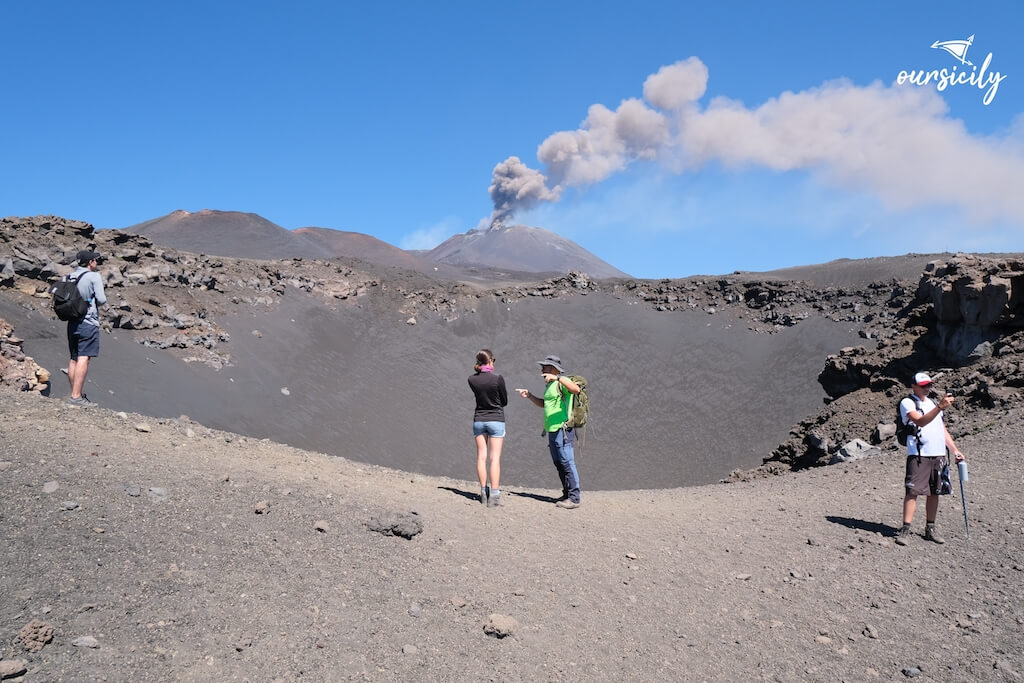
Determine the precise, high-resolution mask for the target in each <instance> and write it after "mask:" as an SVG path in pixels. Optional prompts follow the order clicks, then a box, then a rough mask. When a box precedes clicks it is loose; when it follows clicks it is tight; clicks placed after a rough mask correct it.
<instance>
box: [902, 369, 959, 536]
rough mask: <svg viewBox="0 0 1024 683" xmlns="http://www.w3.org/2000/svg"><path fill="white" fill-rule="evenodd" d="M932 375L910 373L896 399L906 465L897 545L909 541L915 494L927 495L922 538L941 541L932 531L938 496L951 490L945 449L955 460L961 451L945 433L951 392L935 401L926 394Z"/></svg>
mask: <svg viewBox="0 0 1024 683" xmlns="http://www.w3.org/2000/svg"><path fill="white" fill-rule="evenodd" d="M931 384H932V378H931V377H930V376H929V375H928V374H927V373H925V372H919V373H917V374H916V375H914V383H913V384H912V385H911V390H912V392H913V393H911V394H910V395H909V396H907V397H906V398H904V399H903V400H902V401H900V407H899V420H900V422H897V425H896V426H897V435H898V436H899V437H900V439H901V441H902V440H903V438H905V439H906V446H907V467H906V481H905V486H906V489H907V493H906V496H905V497H904V498H903V527H902V528H901V529H900V530H899V532H897V534H896V543H897V544H898V545H907V542H908V541H909V540H910V536H911V533H910V524H911V522H913V521H914V512H915V510H916V509H917V497H918V496H922V495H924V496H928V498H927V500H926V502H925V527H924V537H925V539H926V540H928V541H932V542H933V543H945V540H944V539H943V538H942V537H941V536H939V535H938V534H937V533H936V531H935V518H936V516H937V515H938V513H939V496H943V495H948V494H949V493H950V492H951V491H952V488H953V486H952V483H951V482H950V480H949V462H948V461H947V459H946V458H947V449H948V451H949V452H951V453H953V456H954V457H955V458H956V461H957V462H958V463H959V462H962V461H963V460H964V454H963V453H961V452H960V449H959V448H957V446H956V443H955V442H954V441H953V437H952V436H950V435H949V430H948V429H946V425H945V422H944V421H943V419H942V411H944V410H945V409H946V408H949V406H951V405H953V395H952V394H949V393H946V394H944V395H943V397H942V398H941V399H940V400H939V402H938V403H935V402H934V401H932V399H931V398H930V397H929V395H928V392H929V387H930V386H931Z"/></svg>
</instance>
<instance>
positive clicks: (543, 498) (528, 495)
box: [508, 491, 558, 503]
mask: <svg viewBox="0 0 1024 683" xmlns="http://www.w3.org/2000/svg"><path fill="white" fill-rule="evenodd" d="M508 495H510V496H519V497H520V498H532V499H533V500H538V501H540V502H542V503H556V502H558V499H557V498H552V497H551V496H543V495H541V494H539V493H526V492H525V491H509V492H508Z"/></svg>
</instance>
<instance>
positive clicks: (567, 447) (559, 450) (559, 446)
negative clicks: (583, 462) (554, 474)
mask: <svg viewBox="0 0 1024 683" xmlns="http://www.w3.org/2000/svg"><path fill="white" fill-rule="evenodd" d="M572 441H573V430H571V429H559V430H558V431H557V432H548V450H549V451H551V461H552V462H554V463H555V469H557V470H558V478H559V479H561V480H562V495H563V496H568V497H569V500H571V501H572V502H574V503H578V502H580V476H579V474H578V473H577V472H576V458H575V456H574V454H573V450H572Z"/></svg>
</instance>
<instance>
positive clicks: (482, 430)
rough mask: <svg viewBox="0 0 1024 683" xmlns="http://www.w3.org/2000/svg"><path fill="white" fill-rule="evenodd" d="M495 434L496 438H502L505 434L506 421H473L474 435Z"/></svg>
mask: <svg viewBox="0 0 1024 683" xmlns="http://www.w3.org/2000/svg"><path fill="white" fill-rule="evenodd" d="M481 435H487V436H493V437H495V438H502V437H504V436H505V423H504V422H474V423H473V436H481Z"/></svg>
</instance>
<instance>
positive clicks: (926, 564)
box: [0, 387, 1024, 682]
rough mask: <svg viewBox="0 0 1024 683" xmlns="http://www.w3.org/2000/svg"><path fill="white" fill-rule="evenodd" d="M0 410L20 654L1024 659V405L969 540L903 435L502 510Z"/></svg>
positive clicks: (703, 673)
mask: <svg viewBox="0 0 1024 683" xmlns="http://www.w3.org/2000/svg"><path fill="white" fill-rule="evenodd" d="M951 412H952V411H951ZM0 413H2V414H3V415H4V419H3V420H2V421H0V490H2V491H3V495H2V496H0V547H2V548H3V552H2V553H0V595H3V600H0V636H2V637H0V659H2V660H3V661H2V662H0V672H6V673H5V674H3V675H5V676H10V677H11V678H10V680H15V681H26V682H28V681H82V680H105V681H165V680H166V681H170V680H197V681H198V680H202V681H245V680H248V681H292V680H495V681H497V680H587V679H590V680H657V679H669V680H721V681H734V680H772V681H792V680H806V681H870V680H902V679H904V678H906V677H914V678H916V679H917V680H922V681H977V680H993V681H1000V680H1006V681H1016V680H1021V676H1022V674H1024V655H1022V653H1021V649H1020V643H1021V642H1022V639H1024V616H1022V614H1024V610H1022V607H1024V580H1022V579H1024V573H1022V572H1024V522H1022V520H1024V502H1022V499H1021V496H1020V495H1019V491H1020V486H1021V484H1022V483H1024V461H1022V460H1021V458H1020V454H1019V447H1020V444H1021V443H1024V427H1022V425H1024V421H1022V419H1021V418H1022V417H1024V415H1022V414H1021V410H1020V409H1019V408H1015V409H1013V410H1012V411H1011V412H1010V413H1009V414H1008V415H1007V416H1006V419H1004V420H1000V421H999V422H998V423H997V424H994V425H993V426H992V428H991V429H989V430H986V431H984V432H982V433H979V434H975V435H967V436H964V437H963V438H962V439H961V447H962V448H963V450H964V451H965V453H966V454H967V455H968V458H969V462H970V475H971V477H970V480H969V482H968V483H967V484H966V490H967V510H968V513H969V521H970V539H969V540H968V539H967V538H966V535H965V530H964V523H963V518H962V512H961V504H960V500H959V495H958V494H959V489H958V487H957V485H956V484H954V489H956V493H957V495H953V496H950V497H948V498H947V499H945V500H944V501H943V504H942V508H941V510H940V517H939V528H940V530H941V531H942V532H943V533H944V534H945V536H946V538H947V543H946V544H945V545H941V546H940V545H935V544H933V543H930V542H926V541H925V540H924V539H923V538H921V537H917V538H915V539H914V541H913V542H912V543H911V545H909V546H907V547H899V546H896V545H894V544H893V543H892V541H891V538H890V536H891V534H892V532H893V531H894V529H895V526H894V525H895V524H896V523H897V522H898V515H899V508H900V501H901V498H902V487H901V484H902V468H903V458H902V456H899V455H894V456H889V455H885V456H882V457H876V458H870V459H864V460H860V461H857V462H853V463H848V464H841V465H837V466H833V467H827V468H816V469H812V470H806V471H803V472H798V473H795V474H792V475H790V476H785V477H774V478H768V479H759V480H756V481H748V482H741V483H735V484H717V485H708V486H701V487H692V488H686V489H670V490H661V491H628V492H594V493H589V494H587V495H586V496H585V500H584V504H583V506H582V507H581V508H580V509H578V510H574V511H566V510H561V509H558V508H556V507H554V505H553V504H552V501H553V496H554V495H556V492H555V491H554V490H545V489H525V488H521V487H506V488H505V500H506V503H505V505H503V506H502V507H499V508H492V509H487V508H484V507H483V506H481V505H480V504H479V503H478V502H476V501H474V500H473V489H474V488H475V486H474V484H472V483H470V482H466V481H459V480H451V479H436V478H430V477H422V476H416V475H409V474H406V473H402V472H398V471H393V470H386V469H383V468H378V467H374V466H368V465H362V464H358V463H355V462H352V461H350V460H346V459H340V458H331V457H327V456H323V455H320V454H316V453H309V452H303V451H299V450H295V449H292V448H289V447H285V446H281V445H278V444H274V443H271V442H268V441H257V440H253V439H249V438H245V437H239V436H236V435H232V434H229V433H225V432H218V431H213V430H209V429H207V428H205V427H203V426H202V425H200V424H197V423H195V422H192V421H190V420H188V419H181V420H154V419H152V418H149V417H146V416H142V415H136V414H117V413H114V412H111V411H108V410H105V409H102V408H98V409H92V410H85V409H78V408H72V407H68V406H66V405H65V404H64V403H62V402H61V401H56V400H52V399H47V398H44V397H41V396H38V395H37V394H34V393H27V392H16V391H15V390H13V389H12V388H10V387H0ZM352 455H353V456H357V455H358V454H355V453H354V454H352ZM551 479H552V481H554V472H553V471H552V473H551ZM915 527H917V529H918V530H919V531H920V529H921V527H923V519H919V520H917V523H916V524H915ZM395 534H404V536H403V535H395ZM406 536H407V537H408V538H407V537H406Z"/></svg>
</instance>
